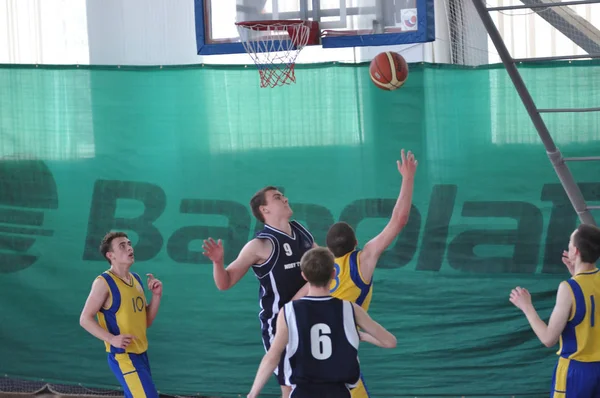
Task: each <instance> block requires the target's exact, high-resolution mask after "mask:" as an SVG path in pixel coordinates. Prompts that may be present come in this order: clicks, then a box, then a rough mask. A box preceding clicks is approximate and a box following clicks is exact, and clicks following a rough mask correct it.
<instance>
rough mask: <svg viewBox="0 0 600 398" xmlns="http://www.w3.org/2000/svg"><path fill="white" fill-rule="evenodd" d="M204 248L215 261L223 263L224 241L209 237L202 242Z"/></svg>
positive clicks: (205, 253) (204, 252)
mask: <svg viewBox="0 0 600 398" xmlns="http://www.w3.org/2000/svg"><path fill="white" fill-rule="evenodd" d="M202 249H204V251H203V252H202V254H204V255H205V256H206V257H208V258H209V259H210V260H211V261H212V262H213V263H217V264H222V263H223V253H224V251H223V242H221V239H219V241H218V242H215V241H214V239H213V238H208V240H205V241H204V243H203V244H202Z"/></svg>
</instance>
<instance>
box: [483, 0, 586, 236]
mask: <svg viewBox="0 0 600 398" xmlns="http://www.w3.org/2000/svg"><path fill="white" fill-rule="evenodd" d="M472 1H473V5H474V6H475V9H476V10H477V13H478V14H479V17H480V18H481V22H483V25H484V26H485V28H486V30H487V32H488V34H489V35H490V38H491V39H492V42H493V43H494V46H495V47H496V50H497V51H498V55H499V56H500V58H501V59H502V63H503V64H504V67H505V68H506V71H507V72H508V75H509V76H510V78H511V80H512V82H513V84H514V86H515V88H516V90H517V92H518V93H519V96H520V97H521V101H523V105H525V109H527V113H528V114H529V117H530V118H531V121H532V122H533V124H534V126H535V128H536V130H537V132H538V135H539V136H540V139H541V140H542V142H543V144H544V146H545V147H546V153H547V154H548V157H549V158H550V162H551V163H552V165H553V166H554V170H555V171H556V174H557V175H558V178H559V180H560V181H561V183H562V185H563V188H564V189H565V192H566V194H567V196H568V197H569V200H570V201H571V205H572V206H573V208H574V209H575V211H576V212H577V214H578V215H579V219H580V220H581V221H582V222H583V223H585V224H592V225H595V224H596V222H595V221H594V217H593V216H592V215H591V214H590V212H589V211H588V210H587V207H586V203H585V200H584V198H583V194H582V193H581V190H580V189H579V186H578V185H577V184H576V183H575V180H574V179H573V175H572V174H571V172H570V170H569V168H568V167H567V165H566V163H565V162H564V161H563V158H562V155H561V153H560V151H559V150H558V149H557V148H556V145H555V144H554V141H553V140H552V137H551V136H550V133H549V132H548V128H547V127H546V124H545V123H544V120H543V119H542V117H541V116H540V114H539V113H538V111H537V108H536V106H535V103H534V102H533V98H531V94H529V91H528V90H527V87H526V86H525V83H524V82H523V79H522V78H521V75H520V74H519V71H518V70H517V67H516V65H515V63H514V61H513V59H512V57H511V55H510V53H509V52H508V49H507V48H506V45H505V44H504V41H503V40H502V36H500V32H498V29H497V28H496V25H495V24H494V21H492V18H491V17H490V15H489V13H488V11H487V10H486V8H485V3H484V0H472Z"/></svg>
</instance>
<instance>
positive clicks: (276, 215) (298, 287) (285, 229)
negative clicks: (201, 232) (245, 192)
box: [202, 186, 317, 397]
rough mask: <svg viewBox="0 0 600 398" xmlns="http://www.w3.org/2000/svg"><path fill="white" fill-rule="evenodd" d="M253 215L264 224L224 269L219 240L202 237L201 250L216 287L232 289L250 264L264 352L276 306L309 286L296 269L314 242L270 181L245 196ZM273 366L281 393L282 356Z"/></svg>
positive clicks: (272, 332) (270, 337) (286, 391)
mask: <svg viewBox="0 0 600 398" xmlns="http://www.w3.org/2000/svg"><path fill="white" fill-rule="evenodd" d="M250 207H251V208H252V213H253V214H254V216H255V217H256V219H257V220H258V221H260V222H262V223H264V228H263V229H262V230H261V231H259V232H258V233H257V234H256V237H255V238H254V239H252V240H251V241H250V242H248V243H246V245H245V246H244V247H243V248H242V251H241V252H240V254H239V255H238V257H237V258H236V259H235V260H234V261H233V262H232V263H231V264H229V265H228V266H227V268H224V264H223V256H224V250H223V244H222V242H221V240H220V239H219V240H218V242H215V241H214V240H213V239H212V238H209V239H208V240H205V241H204V244H203V245H202V248H203V249H204V253H203V254H204V255H205V256H206V257H208V258H209V259H211V260H212V262H213V277H214V279H215V284H216V285H217V288H218V289H219V290H227V289H230V288H232V287H233V286H234V285H235V284H236V283H238V282H239V281H240V279H242V277H243V276H244V275H245V274H246V272H248V270H249V269H250V268H252V270H253V271H254V275H255V276H256V278H257V279H258V281H259V305H260V308H261V311H260V313H259V319H260V324H261V329H262V340H263V345H264V347H265V351H267V350H268V349H269V348H270V347H271V344H272V342H273V339H274V338H275V331H276V326H277V325H276V322H275V321H276V316H277V313H278V312H279V309H280V308H281V307H282V306H283V305H284V304H285V303H287V302H289V301H291V300H292V299H294V298H295V297H300V296H303V295H304V294H305V292H306V290H307V288H308V286H306V285H307V284H306V281H305V280H304V278H302V274H301V272H300V259H301V258H302V255H303V254H304V253H306V252H307V251H308V250H310V249H311V248H313V247H316V246H317V245H316V244H315V243H314V239H313V237H312V235H311V234H310V232H308V230H307V229H306V228H304V227H303V226H302V225H301V224H300V223H298V222H297V221H290V218H291V217H292V214H293V212H292V209H291V208H290V205H289V203H288V200H287V198H286V197H285V196H284V195H283V194H282V193H281V192H280V191H279V190H278V189H277V188H276V187H273V186H268V187H265V188H263V189H261V190H260V191H258V192H257V193H256V194H255V195H254V196H253V197H252V199H251V200H250ZM281 360H282V361H281V363H280V366H279V367H276V368H275V369H274V371H275V375H276V376H277V381H278V382H279V385H280V386H281V390H282V394H283V397H288V396H289V393H290V388H289V387H287V386H286V385H285V381H284V379H283V356H281Z"/></svg>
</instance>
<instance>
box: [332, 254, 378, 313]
mask: <svg viewBox="0 0 600 398" xmlns="http://www.w3.org/2000/svg"><path fill="white" fill-rule="evenodd" d="M359 253H360V250H354V251H352V252H350V253H348V254H346V255H344V256H342V257H337V258H336V259H335V278H334V279H333V281H331V286H330V288H329V292H330V293H331V295H332V296H333V297H337V298H339V299H341V300H348V301H351V302H353V303H356V304H357V305H359V306H361V307H362V308H363V309H364V310H365V311H368V310H369V305H370V304H371V296H372V294H373V278H371V281H370V282H369V283H367V282H365V280H364V279H363V276H362V274H361V272H360V260H359Z"/></svg>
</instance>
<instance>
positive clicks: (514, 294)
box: [510, 282, 573, 347]
mask: <svg viewBox="0 0 600 398" xmlns="http://www.w3.org/2000/svg"><path fill="white" fill-rule="evenodd" d="M510 302H511V303H513V304H514V305H515V306H516V307H517V308H519V309H520V310H521V311H523V313H524V314H525V316H526V317H527V320H528V321H529V324H530V325H531V329H533V332H534V333H535V334H536V336H537V337H538V339H540V341H541V342H542V344H543V345H545V346H546V347H552V346H553V345H555V344H556V343H557V342H558V338H559V336H560V334H561V333H562V332H563V330H564V329H565V326H566V325H567V321H568V320H569V316H570V314H571V308H572V305H573V297H572V294H571V287H570V286H569V285H568V283H567V282H562V283H561V284H560V285H558V291H557V292H556V304H555V305H554V309H553V310H552V314H551V315H550V321H549V322H548V325H547V326H546V323H545V322H544V321H542V319H541V318H540V317H539V315H538V313H537V311H536V310H535V308H534V307H533V304H532V303H531V295H530V294H529V292H528V291H527V289H524V288H522V287H516V288H515V289H513V290H512V291H511V292H510Z"/></svg>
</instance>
